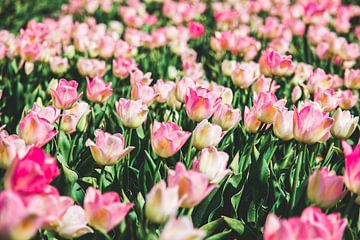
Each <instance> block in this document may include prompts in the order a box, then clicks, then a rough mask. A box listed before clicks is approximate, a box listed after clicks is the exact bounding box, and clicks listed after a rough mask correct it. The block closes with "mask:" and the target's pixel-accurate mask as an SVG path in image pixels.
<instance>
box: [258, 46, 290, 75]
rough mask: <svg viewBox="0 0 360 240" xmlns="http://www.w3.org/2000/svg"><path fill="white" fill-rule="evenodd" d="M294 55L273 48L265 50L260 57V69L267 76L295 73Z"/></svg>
mask: <svg viewBox="0 0 360 240" xmlns="http://www.w3.org/2000/svg"><path fill="white" fill-rule="evenodd" d="M291 59H292V56H285V55H282V54H281V53H279V52H276V51H274V50H272V49H268V50H266V51H263V52H262V54H261V57H260V59H259V66H260V71H261V73H262V74H264V75H265V76H273V75H274V76H289V75H291V74H292V73H293V71H294V69H293V65H292V60H291Z"/></svg>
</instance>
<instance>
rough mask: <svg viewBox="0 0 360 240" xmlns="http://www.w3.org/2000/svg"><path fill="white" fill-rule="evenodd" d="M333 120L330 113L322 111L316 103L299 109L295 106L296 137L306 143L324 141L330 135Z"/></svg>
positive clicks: (294, 131)
mask: <svg viewBox="0 0 360 240" xmlns="http://www.w3.org/2000/svg"><path fill="white" fill-rule="evenodd" d="M333 122H334V119H332V118H331V117H329V113H324V112H322V111H321V109H320V107H316V105H308V106H306V107H304V108H303V109H301V110H299V111H298V110H297V109H296V107H294V118H293V124H294V130H293V133H294V138H295V140H296V141H299V142H303V143H306V144H313V143H316V142H324V141H326V140H327V139H328V138H329V137H330V128H331V126H332V125H333Z"/></svg>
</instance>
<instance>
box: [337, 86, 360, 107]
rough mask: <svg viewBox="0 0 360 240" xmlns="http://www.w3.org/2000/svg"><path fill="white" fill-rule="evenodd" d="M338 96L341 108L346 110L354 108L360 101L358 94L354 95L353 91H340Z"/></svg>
mask: <svg viewBox="0 0 360 240" xmlns="http://www.w3.org/2000/svg"><path fill="white" fill-rule="evenodd" d="M338 94H339V100H340V102H339V106H340V107H341V108H342V109H346V110H349V109H351V108H353V107H354V106H355V105H356V103H357V102H358V99H359V95H358V94H357V93H355V94H354V93H353V92H352V91H351V90H345V91H341V90H339V91H338Z"/></svg>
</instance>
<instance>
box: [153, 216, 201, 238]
mask: <svg viewBox="0 0 360 240" xmlns="http://www.w3.org/2000/svg"><path fill="white" fill-rule="evenodd" d="M205 236H206V233H205V232H204V231H203V230H200V229H196V228H194V226H193V224H192V222H191V218H190V217H186V216H185V217H180V218H178V219H176V218H173V219H171V220H170V221H169V222H168V223H167V224H166V225H165V227H164V229H163V231H162V232H161V234H160V238H159V240H190V239H191V240H202V239H204V238H205Z"/></svg>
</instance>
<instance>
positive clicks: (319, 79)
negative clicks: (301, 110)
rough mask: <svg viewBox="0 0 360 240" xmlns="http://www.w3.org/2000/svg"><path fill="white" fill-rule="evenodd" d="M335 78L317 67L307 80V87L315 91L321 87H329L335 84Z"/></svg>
mask: <svg viewBox="0 0 360 240" xmlns="http://www.w3.org/2000/svg"><path fill="white" fill-rule="evenodd" d="M333 82H334V81H333V79H332V78H331V77H330V76H328V75H327V74H326V73H325V71H324V70H323V69H321V68H317V69H315V71H313V72H312V73H311V75H310V77H309V78H308V80H307V88H308V90H309V91H310V92H311V93H313V92H315V91H316V90H318V89H319V88H320V89H321V90H326V89H329V88H331V87H332V86H333Z"/></svg>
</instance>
